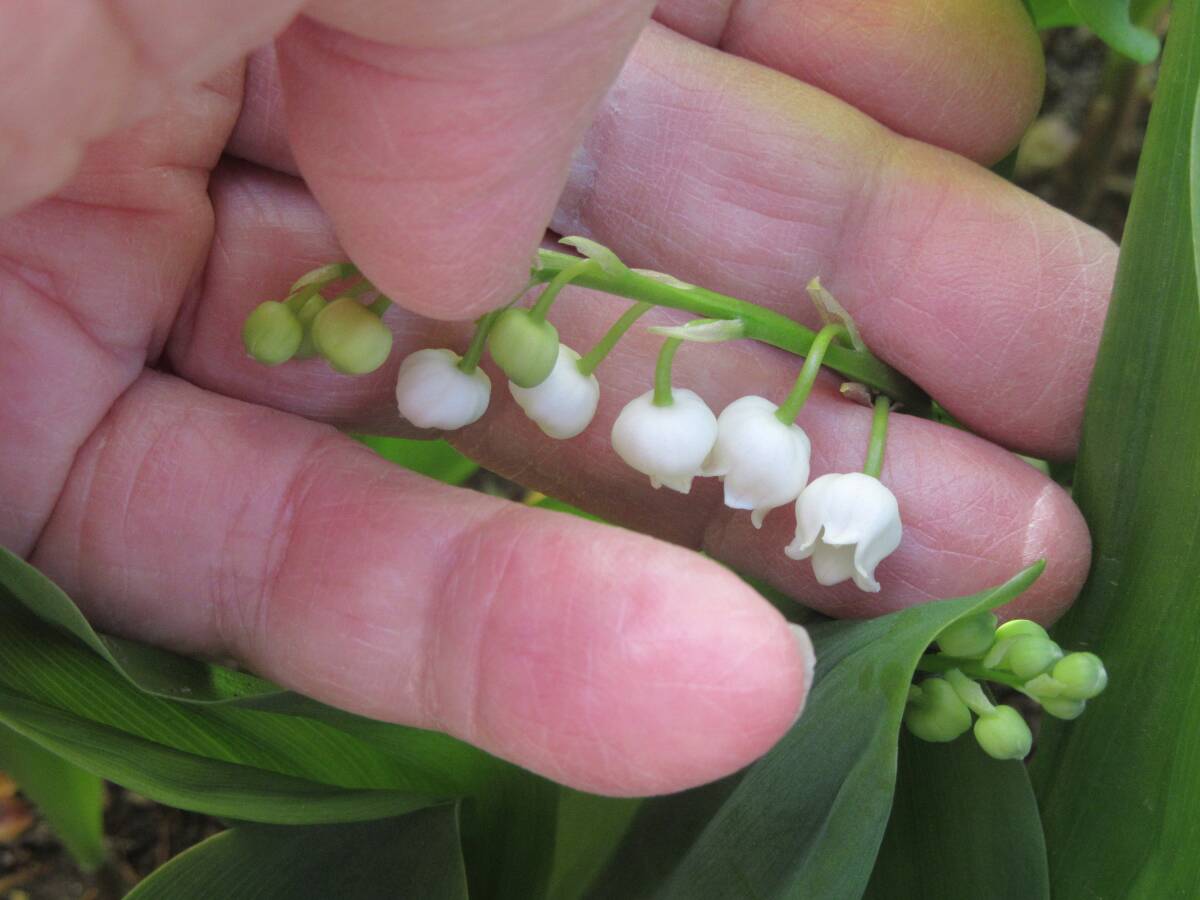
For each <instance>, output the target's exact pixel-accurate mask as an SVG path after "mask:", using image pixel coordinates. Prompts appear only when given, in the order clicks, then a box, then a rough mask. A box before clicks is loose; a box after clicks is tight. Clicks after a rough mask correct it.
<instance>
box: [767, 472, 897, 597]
mask: <svg viewBox="0 0 1200 900" xmlns="http://www.w3.org/2000/svg"><path fill="white" fill-rule="evenodd" d="M901 534H902V529H901V527H900V507H899V504H897V503H896V496H895V495H894V494H893V493H892V492H891V491H890V490H888V489H887V487H885V486H884V484H883V482H881V481H880V480H879V479H878V478H874V477H872V476H870V475H864V474H863V473H861V472H849V473H847V474H844V475H822V476H821V477H820V478H818V479H817V480H816V481H814V482H813V483H812V484H810V485H809V486H808V487H806V488H805V489H804V491H803V492H802V493H801V494H800V498H799V499H798V500H797V501H796V538H795V540H793V541H792V543H790V544H789V545H788V546H787V547H786V548H785V549H784V551H783V552H784V553H786V554H787V555H788V556H790V557H791V558H792V559H808V558H809V557H810V556H811V557H812V561H813V573H814V574H815V575H816V577H817V581H818V582H819V583H820V584H823V585H834V584H839V583H841V582H843V581H845V580H846V579H848V578H853V579H854V583H855V584H856V585H857V586H858V588H859V589H860V590H863V591H867V592H869V593H875V592H877V591H878V590H879V582H878V581H876V580H875V567H876V566H877V565H879V563H880V562H881V561H882V560H883V559H884V558H885V557H886V556H888V555H889V554H890V553H891V552H892V551H893V550H895V549H896V548H897V547H898V546H900V537H901Z"/></svg>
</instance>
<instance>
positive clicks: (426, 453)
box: [353, 434, 479, 484]
mask: <svg viewBox="0 0 1200 900" xmlns="http://www.w3.org/2000/svg"><path fill="white" fill-rule="evenodd" d="M353 437H354V439H355V440H358V441H361V442H362V443H364V444H366V445H367V446H368V447H370V448H371V449H372V450H374V451H375V452H376V453H378V454H379V455H380V456H382V457H383V458H384V459H386V460H389V461H390V462H394V463H396V464H397V465H401V466H404V468H406V469H412V470H413V471H414V472H420V473H421V474H422V475H428V476H429V477H430V478H436V479H437V480H438V481H444V482H446V483H447V484H462V483H463V482H464V481H466V480H467V479H468V478H470V477H471V476H472V475H474V474H475V472H476V471H478V469H479V464H478V463H476V462H474V461H473V460H471V459H468V458H467V457H465V456H463V455H462V454H461V453H459V452H458V451H457V450H455V449H454V448H453V447H451V446H450V445H449V444H448V443H446V442H445V441H443V440H436V441H413V440H406V439H405V438H394V437H381V436H379V435H373V434H356V435H353Z"/></svg>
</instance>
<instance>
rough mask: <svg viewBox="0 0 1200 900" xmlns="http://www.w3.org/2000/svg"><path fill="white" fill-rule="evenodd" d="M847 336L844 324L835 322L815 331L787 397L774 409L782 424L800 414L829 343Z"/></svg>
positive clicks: (814, 382)
mask: <svg viewBox="0 0 1200 900" xmlns="http://www.w3.org/2000/svg"><path fill="white" fill-rule="evenodd" d="M849 336H850V332H849V331H848V330H847V329H846V326H845V325H841V324H837V323H834V324H832V325H826V326H825V327H824V328H822V329H821V330H820V331H818V332H817V336H816V337H815V338H813V342H812V346H811V347H809V348H808V355H807V356H805V357H804V368H802V369H801V370H800V374H799V375H797V376H796V383H795V384H794V385H793V386H792V390H791V392H790V393H789V394H788V395H787V399H786V400H784V401H783V403H782V404H781V405H780V407H779V409H777V410H775V418H777V419H778V420H779V421H780V422H782V423H783V424H784V425H791V424H792V423H793V422H795V421H796V416H798V415H800V410H801V409H803V408H804V404H805V402H806V401H807V400H808V395H809V394H811V393H812V389H813V385H815V384H816V383H817V376H818V375H820V374H821V366H822V364H823V363H824V361H825V354H826V353H827V352H828V351H829V347H830V345H831V344H832V343H833V342H834V341H835V340H837V339H838V338H849Z"/></svg>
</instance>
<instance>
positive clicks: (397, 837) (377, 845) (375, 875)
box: [128, 806, 467, 900]
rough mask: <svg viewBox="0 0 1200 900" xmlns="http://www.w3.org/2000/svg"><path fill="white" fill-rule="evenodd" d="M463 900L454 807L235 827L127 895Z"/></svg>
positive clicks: (137, 899) (157, 899)
mask: <svg viewBox="0 0 1200 900" xmlns="http://www.w3.org/2000/svg"><path fill="white" fill-rule="evenodd" d="M213 897H219V898H221V900H306V898H311V900H330V898H334V897H346V898H352V900H376V898H378V900H394V898H408V897H411V898H421V900H466V897H467V883H466V876H465V873H464V871H463V862H462V856H461V854H460V852H459V844H458V827H457V824H456V823H455V816H454V808H453V807H451V806H439V807H434V808H432V809H426V810H421V811H420V812H415V813H411V814H409V815H407V816H402V817H399V818H394V819H383V820H380V821H376V822H366V823H359V824H352V825H324V826H309V827H280V826H270V825H239V826H237V827H236V828H231V829H229V830H228V831H223V832H221V833H220V834H218V835H214V836H213V837H211V838H209V839H208V840H206V841H204V842H203V843H200V844H197V845H196V846H195V847H192V848H191V849H190V850H188V851H187V852H185V853H183V854H181V855H180V856H177V857H176V858H175V859H173V860H171V861H170V862H168V863H167V864H166V865H164V866H163V867H162V868H160V869H158V870H157V871H156V872H154V873H153V874H152V875H151V876H150V877H149V878H147V879H146V880H145V881H143V882H142V883H141V884H139V885H138V886H137V888H136V889H135V890H134V891H133V893H131V894H129V895H128V900H209V898H213Z"/></svg>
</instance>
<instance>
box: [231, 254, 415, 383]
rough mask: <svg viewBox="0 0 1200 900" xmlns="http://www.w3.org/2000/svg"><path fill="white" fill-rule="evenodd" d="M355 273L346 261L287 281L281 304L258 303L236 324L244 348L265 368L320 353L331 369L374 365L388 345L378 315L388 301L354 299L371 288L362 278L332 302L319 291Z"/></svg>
mask: <svg viewBox="0 0 1200 900" xmlns="http://www.w3.org/2000/svg"><path fill="white" fill-rule="evenodd" d="M355 274H357V270H356V269H354V267H353V266H350V265H349V264H336V265H331V266H322V267H321V268H319V269H314V270H313V271H311V272H309V273H307V274H306V275H304V276H302V277H301V278H300V279H299V280H298V281H297V282H296V283H295V284H294V285H292V290H291V293H290V294H289V295H288V297H287V299H286V300H284V301H283V302H279V301H276V300H268V301H266V302H265V303H260V304H259V305H258V306H257V307H255V309H254V311H253V312H251V313H250V315H249V316H247V317H246V322H245V324H244V325H243V327H242V342H243V344H244V345H245V347H246V352H247V353H248V354H250V356H252V357H253V358H254V359H256V360H257V361H258V362H260V363H263V364H264V365H268V366H277V365H279V364H281V363H284V362H287V361H288V360H290V359H310V358H312V357H314V356H323V357H324V358H325V360H326V361H327V362H328V363H329V365H330V367H331V368H332V369H333V370H334V371H336V372H342V373H345V374H350V375H363V374H366V373H367V372H373V371H375V370H376V369H378V368H379V367H380V366H381V365H383V363H384V361H385V360H386V359H387V358H388V354H389V353H391V349H392V333H391V331H390V330H389V329H388V327H387V326H386V325H384V324H383V322H382V321H381V320H380V318H379V316H380V314H381V311H382V309H383V308H386V307H387V305H388V301H387V300H386V299H382V298H381V299H380V300H379V301H376V303H374V304H373V305H371V306H364V305H363V304H362V303H359V302H358V300H356V299H355V296H357V295H358V294H361V293H364V292H365V291H368V290H370V289H371V285H370V283H369V282H366V281H360V282H359V283H358V284H357V285H354V286H353V287H351V288H350V289H349V292H348V295H343V296H340V297H337V298H336V299H334V300H333V301H327V300H326V299H325V298H324V297H323V296H321V293H320V291H321V290H322V289H323V288H326V287H328V286H329V285H331V284H333V283H334V282H337V281H342V280H345V279H346V278H349V277H351V276H353V275H355Z"/></svg>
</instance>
